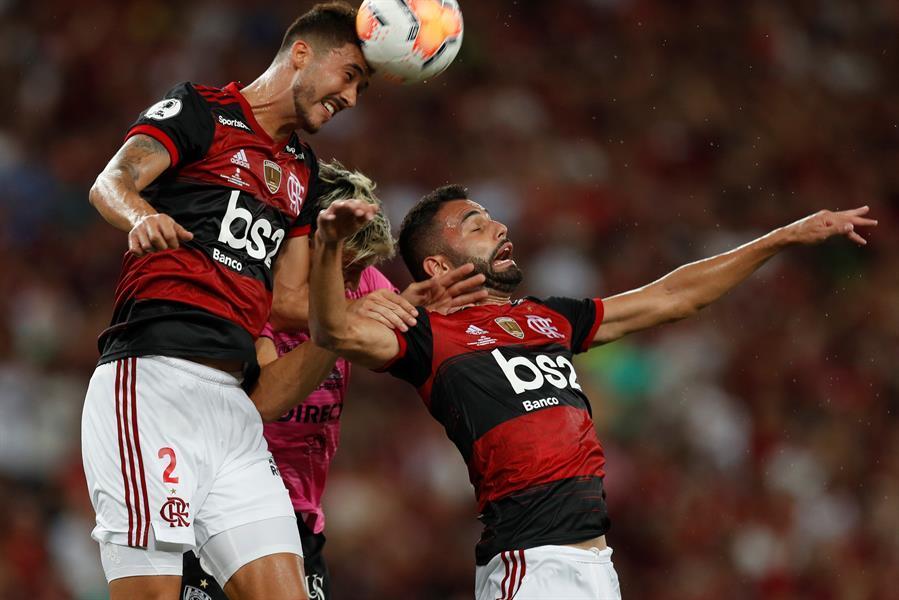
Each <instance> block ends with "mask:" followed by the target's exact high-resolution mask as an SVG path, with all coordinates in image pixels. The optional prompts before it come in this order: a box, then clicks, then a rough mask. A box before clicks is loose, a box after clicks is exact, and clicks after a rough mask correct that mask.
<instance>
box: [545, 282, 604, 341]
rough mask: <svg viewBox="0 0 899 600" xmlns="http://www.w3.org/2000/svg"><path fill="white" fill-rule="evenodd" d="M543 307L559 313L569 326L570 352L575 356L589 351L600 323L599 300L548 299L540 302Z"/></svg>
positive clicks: (555, 297) (600, 303)
mask: <svg viewBox="0 0 899 600" xmlns="http://www.w3.org/2000/svg"><path fill="white" fill-rule="evenodd" d="M542 303H543V305H545V306H546V307H548V308H550V309H552V310H553V311H555V312H557V313H559V314H560V315H562V316H563V317H565V319H567V320H568V322H569V323H570V324H571V351H572V352H574V353H575V354H578V353H580V352H586V351H587V350H589V349H590V342H591V341H592V340H593V338H594V337H595V336H596V331H597V330H598V329H599V326H600V324H601V323H602V316H603V304H602V300H600V299H599V298H585V299H583V300H575V299H574V298H561V297H557V296H554V297H550V298H546V299H545V300H542Z"/></svg>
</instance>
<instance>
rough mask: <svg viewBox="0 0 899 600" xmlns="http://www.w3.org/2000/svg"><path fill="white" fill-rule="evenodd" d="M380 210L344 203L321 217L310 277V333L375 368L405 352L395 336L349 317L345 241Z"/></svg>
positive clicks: (330, 347) (370, 321) (369, 322)
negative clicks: (344, 274)
mask: <svg viewBox="0 0 899 600" xmlns="http://www.w3.org/2000/svg"><path fill="white" fill-rule="evenodd" d="M376 211H377V207H375V206H374V205H372V204H368V203H367V202H361V201H358V200H339V201H337V202H334V203H333V204H331V205H330V206H329V207H328V208H327V209H325V210H323V211H322V212H321V213H319V216H318V229H317V230H316V232H315V244H314V247H313V250H312V267H311V269H310V274H309V290H310V292H309V307H310V311H309V331H310V333H311V334H312V340H313V341H314V342H315V343H316V344H317V345H319V346H321V347H323V348H327V349H328V350H332V351H334V352H336V353H337V354H339V355H340V356H343V357H344V358H347V359H349V360H351V361H353V362H355V363H358V364H361V365H363V366H366V367H370V368H377V367H381V366H383V365H385V364H386V363H387V362H388V361H390V360H391V359H392V358H394V357H395V356H396V355H397V353H398V352H399V349H400V347H399V341H398V340H397V338H396V335H395V334H394V332H393V330H392V329H390V328H389V327H387V326H386V325H383V324H381V323H379V322H377V321H375V320H373V319H367V318H361V317H358V316H356V315H353V314H351V313H348V311H347V300H346V297H345V295H344V281H343V270H342V264H343V262H342V257H343V240H344V239H346V238H347V237H349V236H351V235H352V234H353V233H354V232H356V231H358V229H360V228H361V227H363V226H364V225H365V223H367V222H368V221H369V220H371V218H372V217H373V216H374V214H375V212H376Z"/></svg>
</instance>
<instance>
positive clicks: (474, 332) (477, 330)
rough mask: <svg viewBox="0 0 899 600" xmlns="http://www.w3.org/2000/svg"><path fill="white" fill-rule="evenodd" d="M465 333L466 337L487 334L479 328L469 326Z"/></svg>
mask: <svg viewBox="0 0 899 600" xmlns="http://www.w3.org/2000/svg"><path fill="white" fill-rule="evenodd" d="M465 333H467V334H468V335H484V334H485V333H487V332H486V331H485V330H483V329H481V328H480V327H475V326H474V325H469V326H468V329H466V330H465Z"/></svg>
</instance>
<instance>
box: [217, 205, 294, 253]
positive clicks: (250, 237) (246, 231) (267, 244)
mask: <svg viewBox="0 0 899 600" xmlns="http://www.w3.org/2000/svg"><path fill="white" fill-rule="evenodd" d="M239 196H240V191H239V190H234V191H233V192H231V195H230V197H229V198H228V210H227V211H226V212H225V218H223V219H222V227H221V229H220V230H219V238H218V241H220V242H224V243H225V244H228V246H230V247H231V248H234V249H235V250H244V251H245V252H246V253H247V254H248V255H249V256H250V257H251V258H255V259H256V260H262V261H263V262H265V266H266V267H269V268H271V266H272V258H273V257H274V256H275V255H276V254H277V253H278V249H279V248H280V247H281V242H283V241H284V230H283V229H275V228H274V227H273V226H272V224H271V222H270V221H269V220H268V219H264V218H262V217H260V218H258V219H255V220H254V219H253V214H252V213H251V212H250V211H249V210H247V209H246V208H242V207H240V206H237V198H238V197H239ZM235 229H236V230H237V232H238V233H237V234H235V233H234V231H235ZM269 248H271V249H270V250H269Z"/></svg>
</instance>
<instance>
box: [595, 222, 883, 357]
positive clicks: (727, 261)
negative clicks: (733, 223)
mask: <svg viewBox="0 0 899 600" xmlns="http://www.w3.org/2000/svg"><path fill="white" fill-rule="evenodd" d="M867 213H868V207H867V206H863V207H861V208H856V209H853V210H845V211H840V212H831V211H829V210H822V211H820V212H817V213H815V214H813V215H811V216H808V217H806V218H804V219H801V220H799V221H796V222H795V223H791V224H790V225H787V226H785V227H781V228H779V229H775V230H774V231H772V232H770V233H768V234H767V235H764V236H762V237H760V238H758V239H756V240H753V241H751V242H749V243H747V244H744V245H742V246H740V247H739V248H735V249H734V250H731V251H729V252H725V253H723V254H719V255H717V256H713V257H711V258H706V259H704V260H700V261H697V262H694V263H690V264H688V265H684V266H682V267H680V268H678V269H675V270H674V271H672V272H671V273H669V274H668V275H665V276H664V277H662V278H661V279H659V280H657V281H654V282H653V283H650V284H649V285H646V286H643V287H641V288H639V289H636V290H631V291H629V292H625V293H623V294H618V295H616V296H612V297H610V298H607V299H605V300H604V301H603V305H604V308H605V311H604V317H603V321H602V325H601V326H600V327H599V329H598V330H597V332H596V335H595V337H594V338H593V345H599V344H605V343H608V342H611V341H613V340H617V339H618V338H620V337H622V336H624V335H627V334H628V333H633V332H635V331H640V330H642V329H647V328H649V327H653V326H655V325H659V324H661V323H668V322H671V321H677V320H679V319H684V318H686V317H689V316H691V315H693V314H695V313H696V312H698V311H699V310H700V309H702V308H704V307H705V306H707V305H709V304H711V303H712V302H714V301H715V300H717V299H718V298H720V297H721V296H723V295H724V294H725V293H727V292H728V291H729V290H731V289H732V288H734V287H735V286H736V285H737V284H739V283H740V282H742V281H743V280H744V279H746V278H747V277H749V275H751V274H752V273H753V272H755V271H756V270H757V269H758V268H759V267H761V266H762V265H763V264H765V262H766V261H767V260H768V259H769V258H771V257H772V256H774V255H775V254H777V253H778V252H780V251H781V250H783V249H785V248H787V247H789V246H793V245H799V244H801V245H810V244H817V243H819V242H822V241H824V240H826V239H827V238H829V237H831V236H835V235H845V236H846V237H848V238H849V239H850V240H852V241H853V242H855V243H857V244H860V245H864V244H865V243H866V242H865V239H864V238H863V237H861V236H860V235H859V234H858V233H857V232H856V231H855V228H856V227H859V226H871V225H877V221H875V220H873V219H868V218H865V217H864V215H866V214H867Z"/></svg>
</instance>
